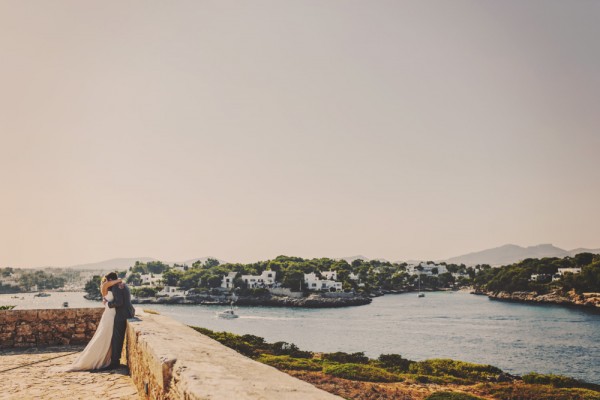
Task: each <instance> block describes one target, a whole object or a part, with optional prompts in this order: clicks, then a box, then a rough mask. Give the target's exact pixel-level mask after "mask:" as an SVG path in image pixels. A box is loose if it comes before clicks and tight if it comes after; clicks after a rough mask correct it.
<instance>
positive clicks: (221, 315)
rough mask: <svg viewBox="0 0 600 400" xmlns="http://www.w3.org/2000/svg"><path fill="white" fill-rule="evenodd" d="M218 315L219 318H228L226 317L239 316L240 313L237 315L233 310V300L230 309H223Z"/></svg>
mask: <svg viewBox="0 0 600 400" xmlns="http://www.w3.org/2000/svg"><path fill="white" fill-rule="evenodd" d="M217 317H219V318H226V319H233V318H239V315H237V314H236V313H235V311H234V310H233V302H232V303H231V304H230V305H229V309H228V310H223V311H219V312H217Z"/></svg>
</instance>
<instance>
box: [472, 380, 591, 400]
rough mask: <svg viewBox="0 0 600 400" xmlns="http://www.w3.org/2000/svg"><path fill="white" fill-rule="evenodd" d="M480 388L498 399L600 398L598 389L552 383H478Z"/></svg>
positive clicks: (575, 399)
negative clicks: (568, 387)
mask: <svg viewBox="0 0 600 400" xmlns="http://www.w3.org/2000/svg"><path fill="white" fill-rule="evenodd" d="M478 389H479V390H480V391H482V393H485V394H486V395H489V396H492V397H493V398H498V399H522V400H538V399H540V400H541V399H543V400H600V393H598V392H597V391H593V390H588V389H579V388H573V389H565V388H555V387H552V386H551V385H536V384H529V385H519V386H514V385H512V384H492V385H490V384H484V385H478Z"/></svg>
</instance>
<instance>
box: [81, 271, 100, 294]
mask: <svg viewBox="0 0 600 400" xmlns="http://www.w3.org/2000/svg"><path fill="white" fill-rule="evenodd" d="M101 279H102V278H101V277H100V275H94V276H93V277H92V279H90V280H89V281H87V282H86V283H85V287H84V288H83V290H85V292H86V293H87V294H88V296H89V297H91V298H94V297H100V296H101V294H100V281H101Z"/></svg>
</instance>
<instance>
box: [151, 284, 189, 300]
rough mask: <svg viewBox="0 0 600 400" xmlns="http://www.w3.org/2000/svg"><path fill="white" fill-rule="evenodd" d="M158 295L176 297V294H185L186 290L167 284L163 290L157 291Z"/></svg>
mask: <svg viewBox="0 0 600 400" xmlns="http://www.w3.org/2000/svg"><path fill="white" fill-rule="evenodd" d="M156 295H157V296H168V297H175V296H181V297H183V296H185V295H186V292H185V290H183V289H181V288H179V287H175V286H165V287H164V288H162V290H161V291H160V292H158V293H156Z"/></svg>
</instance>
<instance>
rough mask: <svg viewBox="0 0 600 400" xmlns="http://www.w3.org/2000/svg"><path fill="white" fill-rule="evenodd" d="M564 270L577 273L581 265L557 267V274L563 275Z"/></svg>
mask: <svg viewBox="0 0 600 400" xmlns="http://www.w3.org/2000/svg"><path fill="white" fill-rule="evenodd" d="M565 272H570V273H572V274H579V273H581V267H574V268H559V269H558V274H560V275H564V274H565Z"/></svg>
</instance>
